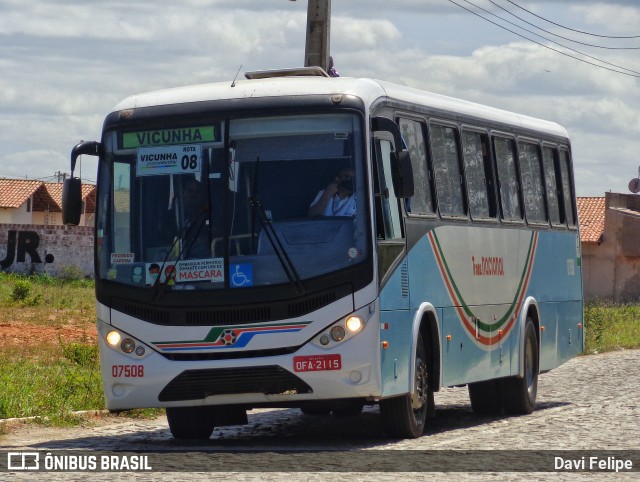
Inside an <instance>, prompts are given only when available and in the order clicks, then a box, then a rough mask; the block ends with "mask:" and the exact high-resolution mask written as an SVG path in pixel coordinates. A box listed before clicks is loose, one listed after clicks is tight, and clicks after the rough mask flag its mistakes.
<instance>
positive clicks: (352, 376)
mask: <svg viewBox="0 0 640 482" xmlns="http://www.w3.org/2000/svg"><path fill="white" fill-rule="evenodd" d="M349 380H351V383H360V381H361V380H362V373H360V372H359V371H358V370H354V371H352V372H351V373H349Z"/></svg>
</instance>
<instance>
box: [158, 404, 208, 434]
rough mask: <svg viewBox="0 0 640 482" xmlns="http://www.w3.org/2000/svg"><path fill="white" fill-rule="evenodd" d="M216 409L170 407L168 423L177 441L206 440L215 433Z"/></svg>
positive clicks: (168, 409)
mask: <svg viewBox="0 0 640 482" xmlns="http://www.w3.org/2000/svg"><path fill="white" fill-rule="evenodd" d="M213 410H214V407H207V406H205V407H168V408H167V421H168V422H169V430H171V435H173V438H175V439H192V440H206V439H208V438H209V437H211V434H212V433H213V424H214V418H215V417H214V411H213Z"/></svg>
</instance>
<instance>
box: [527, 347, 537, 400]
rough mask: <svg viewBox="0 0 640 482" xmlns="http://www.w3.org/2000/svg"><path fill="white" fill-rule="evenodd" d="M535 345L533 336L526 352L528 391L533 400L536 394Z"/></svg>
mask: <svg viewBox="0 0 640 482" xmlns="http://www.w3.org/2000/svg"><path fill="white" fill-rule="evenodd" d="M534 350H535V347H534V345H533V340H532V339H531V337H529V338H528V340H527V351H526V353H525V357H526V360H525V377H526V380H527V393H528V394H529V399H530V400H533V399H534V398H535V395H536V366H535V353H534Z"/></svg>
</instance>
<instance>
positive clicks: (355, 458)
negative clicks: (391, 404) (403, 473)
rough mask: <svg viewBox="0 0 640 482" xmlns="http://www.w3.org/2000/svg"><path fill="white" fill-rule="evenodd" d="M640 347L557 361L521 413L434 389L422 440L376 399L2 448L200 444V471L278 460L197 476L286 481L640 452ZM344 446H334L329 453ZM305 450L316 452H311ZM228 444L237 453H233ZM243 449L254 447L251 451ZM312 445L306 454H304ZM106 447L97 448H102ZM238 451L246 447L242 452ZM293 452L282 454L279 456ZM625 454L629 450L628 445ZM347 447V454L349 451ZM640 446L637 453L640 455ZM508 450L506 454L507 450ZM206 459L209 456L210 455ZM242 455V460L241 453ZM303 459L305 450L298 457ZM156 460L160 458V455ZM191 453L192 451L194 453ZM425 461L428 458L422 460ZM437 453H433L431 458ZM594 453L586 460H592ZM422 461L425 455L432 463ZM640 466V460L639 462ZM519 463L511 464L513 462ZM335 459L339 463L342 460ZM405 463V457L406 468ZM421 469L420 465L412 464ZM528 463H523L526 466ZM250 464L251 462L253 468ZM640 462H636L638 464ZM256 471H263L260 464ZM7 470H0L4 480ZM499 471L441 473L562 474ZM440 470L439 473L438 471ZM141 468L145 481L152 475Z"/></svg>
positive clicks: (180, 460) (90, 427)
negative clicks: (381, 469)
mask: <svg viewBox="0 0 640 482" xmlns="http://www.w3.org/2000/svg"><path fill="white" fill-rule="evenodd" d="M639 366H640V350H627V351H620V352H614V353H607V354H603V355H592V356H587V357H579V358H576V359H573V360H571V361H569V362H568V363H566V364H565V365H563V366H561V367H560V368H558V369H556V370H554V371H552V372H549V373H547V374H544V375H541V377H540V383H539V387H538V404H537V409H536V411H535V412H534V413H533V414H531V415H528V416H523V417H503V416H475V415H474V414H473V413H472V412H471V407H470V404H469V399H468V395H467V391H466V388H451V389H445V390H443V391H442V392H440V393H437V394H436V405H437V410H436V419H435V420H433V421H432V423H431V426H430V428H429V430H428V433H427V434H426V435H425V436H423V437H421V438H419V439H416V440H402V441H397V440H393V439H389V438H388V437H386V436H385V434H384V433H383V431H382V429H381V427H380V423H379V414H378V410H377V408H376V407H366V408H365V411H364V413H363V414H362V415H360V416H357V417H346V418H336V417H309V416H304V415H302V414H301V413H300V412H299V411H298V410H294V409H278V410H255V411H252V412H250V413H249V424H248V425H246V426H242V427H225V428H223V429H222V430H215V431H214V433H213V436H212V437H211V439H210V440H208V441H206V442H200V443H188V444H187V443H178V442H175V441H174V440H173V439H172V437H171V434H170V433H169V430H168V428H167V425H166V419H165V418H164V417H160V418H158V419H155V420H129V419H126V418H123V417H107V418H105V419H102V420H98V421H96V422H93V423H90V424H87V425H85V426H82V427H72V428H47V427H41V426H34V425H27V426H22V427H18V428H16V429H14V430H12V431H11V432H10V433H9V434H8V435H5V436H3V437H2V438H0V446H2V448H3V449H4V450H12V451H25V450H37V451H39V452H43V451H57V450H62V449H92V450H98V451H112V450H127V451H141V450H142V451H150V452H154V453H157V452H162V453H163V454H164V455H163V456H162V463H163V465H164V466H165V467H183V466H184V464H185V460H187V459H186V458H185V457H191V455H187V454H185V452H191V453H193V452H197V453H198V455H197V456H194V459H193V461H190V462H189V463H190V464H191V465H190V467H192V469H193V470H197V469H198V468H199V467H200V466H199V465H198V462H197V460H200V459H198V457H200V458H202V457H204V460H210V458H211V457H213V456H215V457H222V456H227V457H229V461H230V462H229V468H228V470H229V471H231V470H233V468H234V467H237V465H236V464H238V463H240V464H244V466H245V469H246V466H247V464H248V465H249V466H252V467H253V468H254V469H255V468H256V467H260V466H261V465H260V464H265V465H264V466H269V464H270V463H275V464H276V465H277V468H278V471H279V472H278V473H276V472H268V471H267V472H251V471H243V472H241V473H239V474H238V473H236V474H235V475H233V476H231V475H229V474H226V475H225V474H222V473H217V472H216V473H213V474H212V473H211V472H209V473H205V474H200V476H201V477H202V478H205V479H206V478H215V479H220V480H222V479H225V478H227V479H229V480H232V479H233V480H282V478H283V474H282V473H280V472H289V471H290V470H294V469H292V467H293V466H292V465H291V463H292V459H291V457H294V458H293V463H294V466H295V463H296V460H297V461H298V462H299V463H301V464H306V465H305V467H309V472H304V473H301V472H299V471H294V472H292V473H289V474H288V475H287V476H286V478H288V479H289V480H327V478H334V479H335V480H342V479H344V478H346V477H347V476H348V474H345V473H334V474H333V475H331V474H329V475H328V474H326V473H324V474H323V473H322V472H323V471H324V472H326V471H331V469H334V470H343V471H344V470H345V468H344V464H353V465H352V467H353V469H352V470H353V471H354V472H361V473H360V474H358V475H356V476H349V478H353V479H354V480H396V478H397V475H398V474H397V473H393V472H385V473H375V472H374V473H372V472H368V469H370V467H371V466H372V464H373V465H375V463H379V462H380V460H385V461H389V463H390V464H392V460H391V459H390V458H389V454H390V453H391V454H393V452H391V451H398V450H399V451H402V452H397V453H399V454H402V456H401V457H397V458H396V457H395V456H394V459H396V463H397V464H399V466H398V468H399V469H402V467H403V465H402V464H412V463H415V460H412V459H411V457H407V456H405V454H414V455H420V454H416V452H413V451H426V450H444V452H442V454H445V455H446V454H447V453H448V452H446V451H452V450H462V451H476V450H496V449H498V450H518V451H523V452H519V454H520V455H521V456H522V458H523V460H522V464H524V467H526V464H527V460H526V458H527V454H528V453H531V451H542V450H552V451H558V453H560V451H563V450H571V451H576V452H573V453H572V455H573V456H576V454H577V455H580V454H582V453H583V452H584V453H585V454H587V455H588V454H589V452H588V451H594V450H622V451H629V450H634V451H640V436H639V435H638V433H639V431H640V407H639V405H640V369H639V368H638V367H639ZM330 450H339V452H334V453H333V455H332V454H327V451H330ZM307 451H320V452H322V453H321V454H317V455H309V453H308V452H307ZM227 452H231V453H227ZM247 452H250V454H249V455H247ZM305 452H307V453H305ZM98 453H101V452H98ZM239 453H240V454H239ZM282 453H285V454H288V455H287V457H289V458H286V459H282V458H278V457H279V455H278V454H282ZM625 453H628V452H625ZM345 454H346V455H345ZM637 454H638V452H636V454H635V455H634V456H636V455H637ZM507 455H508V454H507ZM207 457H209V459H207ZM237 457H239V458H237ZM295 457H302V458H297V459H296V458H295ZM155 460H156V461H157V460H158V459H155ZM189 460H191V459H189ZM421 460H424V457H423V459H421ZM433 460H437V459H433V458H431V459H429V461H433ZM587 460H588V458H587ZM429 461H425V464H427V463H434V462H429ZM636 464H637V465H640V461H638V462H637V463H636ZM517 465H518V464H516V466H514V469H517ZM338 466H339V467H338ZM408 466H409V465H407V467H408ZM411 466H412V467H414V468H415V466H414V465H411ZM521 466H522V465H521ZM250 468H251V467H250ZM639 468H640V467H639ZM256 470H258V469H256ZM5 475H7V474H6V472H5V473H4V474H3V473H0V480H1V479H3V476H5ZM21 475H22V474H21V473H19V472H17V473H15V474H14V476H15V477H16V478H17V479H18V480H33V479H34V476H35V477H41V478H42V480H45V479H48V480H56V479H57V478H58V480H80V479H82V480H87V478H89V479H91V480H111V481H115V480H130V479H131V474H115V473H109V474H106V473H92V474H90V475H89V477H85V476H83V477H80V474H69V473H66V474H62V473H59V474H54V473H49V474H43V473H39V474H36V473H31V474H29V475H30V477H28V478H27V477H22V476H21ZM186 475H187V474H184V473H182V474H180V473H176V472H167V473H166V474H165V475H162V474H159V473H153V478H154V479H158V480H183V479H184V480H193V479H195V478H197V477H198V476H197V475H194V474H189V475H188V477H187V476H186ZM532 475H534V474H523V473H509V474H507V473H499V474H493V475H491V474H478V473H475V474H461V473H449V474H445V477H444V478H445V479H457V480H460V479H468V480H478V479H479V478H485V479H486V478H492V477H494V476H495V477H496V478H497V479H499V480H504V479H507V478H509V479H513V480H532V478H533V479H535V480H547V479H551V478H554V479H556V480H557V476H558V474H554V473H546V474H545V473H541V472H538V473H536V474H535V477H532ZM562 476H563V477H564V478H565V479H571V480H576V479H582V478H583V477H588V479H589V480H594V479H600V480H605V479H607V480H612V478H615V480H627V479H634V480H640V472H634V473H629V472H626V473H618V474H612V473H608V474H605V473H581V474H580V473H578V474H576V473H566V472H565V473H563V474H562ZM408 477H409V478H410V479H411V480H415V479H417V478H429V477H437V474H433V473H425V474H417V473H412V474H409V475H408ZM439 477H440V478H442V475H440V476H439ZM149 478H150V474H149V473H147V474H144V475H143V476H141V478H140V480H145V479H149Z"/></svg>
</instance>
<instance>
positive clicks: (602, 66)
mask: <svg viewBox="0 0 640 482" xmlns="http://www.w3.org/2000/svg"><path fill="white" fill-rule="evenodd" d="M463 1H465V2H466V3H468V4H470V5H473V6H474V7H476V8H478V9H480V10H484V9H483V8H481V7H479V6H478V5H475V4H474V3H472V2H470V1H469V0H463ZM449 2H451V3H453V4H454V5H456V6H458V7H460V8H462V9H463V10H466V11H467V12H469V13H471V14H473V15H475V16H476V17H480V18H481V19H482V20H485V21H487V22H489V23H491V24H493V25H495V26H496V27H500V28H501V29H503V30H506V31H507V32H511V33H512V34H514V35H517V36H518V37H521V38H523V39H525V40H528V41H529V42H533V43H534V44H537V45H540V46H541V47H544V48H546V49H549V50H552V51H553V52H556V53H559V54H561V55H564V56H566V57H570V58H572V59H575V60H579V61H580V62H584V63H585V64H589V65H592V66H594V67H598V68H601V69H604V70H608V71H610V72H616V73H618V74H622V75H628V76H630V77H636V78H640V72H636V71H635V70H631V69H627V68H625V67H621V66H619V65H615V64H611V63H609V62H605V61H604V60H600V59H598V58H596V57H592V56H590V55H587V54H584V53H582V52H579V51H577V50H575V49H571V48H569V47H566V46H564V45H562V44H559V43H558V42H554V41H553V40H550V39H547V38H545V37H543V36H542V35H538V34H536V33H534V32H530V31H529V30H527V31H528V32H530V33H533V34H534V35H536V36H538V37H541V38H544V39H545V40H548V41H549V42H553V43H555V44H556V45H560V46H561V47H564V48H566V49H567V50H572V51H573V52H577V53H579V54H580V55H584V56H585V57H589V58H592V59H594V60H597V61H598V62H602V63H604V64H608V65H612V66H614V67H618V68H620V69H623V70H627V71H628V72H629V73H628V72H622V71H620V70H616V69H612V68H609V67H605V66H604V65H598V64H595V63H593V62H589V61H588V60H585V59H581V58H580V57H576V56H574V55H571V54H569V53H567V52H563V51H561V50H558V49H555V48H553V47H550V46H549V45H545V44H543V43H541V42H538V41H537V40H533V39H531V38H529V37H527V36H526V35H522V34H520V33H518V32H515V31H513V30H511V29H509V28H507V27H505V26H503V25H500V24H499V23H496V22H494V21H492V20H490V19H488V18H486V17H483V16H482V15H480V14H479V13H476V12H474V11H473V10H470V9H468V8H467V7H465V6H463V5H460V4H459V3H457V2H455V1H454V0H449ZM484 11H485V12H487V11H486V10H484ZM487 13H491V12H487ZM491 15H494V16H496V17H498V18H499V19H501V20H504V19H503V18H502V17H499V16H497V15H495V14H493V13H492V14H491ZM504 21H505V22H508V23H511V22H509V21H508V20H504ZM512 25H513V24H512ZM518 28H521V29H523V30H526V29H525V28H523V27H518Z"/></svg>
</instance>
